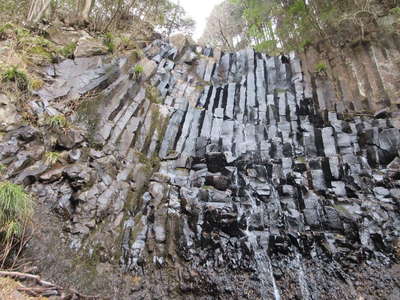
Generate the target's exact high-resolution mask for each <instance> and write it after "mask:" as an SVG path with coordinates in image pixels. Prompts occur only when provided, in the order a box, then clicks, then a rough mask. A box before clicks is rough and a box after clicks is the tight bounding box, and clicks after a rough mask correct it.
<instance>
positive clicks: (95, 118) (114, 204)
mask: <svg viewBox="0 0 400 300" xmlns="http://www.w3.org/2000/svg"><path fill="white" fill-rule="evenodd" d="M145 55H146V58H143V59H142V60H141V61H140V62H139V64H140V65H141V66H143V72H140V74H138V73H139V72H133V71H132V70H133V67H132V63H131V62H130V61H131V60H130V59H129V58H120V59H117V60H113V61H107V60H106V59H104V58H102V57H97V58H96V57H95V58H93V57H91V58H78V59H76V60H75V61H71V60H66V61H64V62H62V63H61V64H59V65H56V66H53V67H51V68H49V69H48V70H47V75H48V76H49V83H48V84H47V85H46V86H45V88H43V89H42V90H40V91H38V95H39V96H40V97H41V100H38V101H36V102H34V103H32V109H33V110H34V111H35V112H36V114H37V115H38V116H39V118H42V117H43V116H44V115H45V114H49V115H56V114H58V113H59V112H64V113H65V112H67V111H69V110H68V109H70V107H71V105H70V104H71V103H75V102H76V101H74V99H76V97H77V95H85V97H84V98H85V99H84V100H80V103H79V107H78V109H77V110H76V113H73V114H72V115H71V119H72V120H73V121H74V122H73V124H74V125H72V126H70V127H69V128H67V129H64V130H57V129H52V130H47V131H45V129H46V128H39V129H34V128H32V127H27V126H25V127H21V128H18V129H14V130H11V131H9V132H7V133H6V134H5V135H4V136H3V137H2V143H1V144H0V149H1V151H0V162H1V163H3V164H5V165H7V166H8V169H7V170H8V173H7V176H8V177H9V178H10V179H12V180H13V181H15V182H18V183H24V184H25V185H26V186H27V187H28V188H29V189H30V191H32V192H33V193H34V194H35V195H37V198H38V204H37V208H36V211H37V213H36V220H37V223H38V229H37V231H36V233H35V234H34V238H33V240H32V241H31V242H30V244H29V245H28V249H27V251H26V254H25V255H26V256H27V257H30V258H33V259H34V261H35V263H36V264H37V267H38V268H39V271H40V273H41V274H42V276H43V277H45V278H46V277H49V278H53V279H56V280H57V281H59V282H60V283H63V284H67V283H68V284H71V285H74V286H76V287H78V288H80V289H82V290H83V291H87V292H93V291H94V292H96V293H99V294H101V295H102V296H101V297H104V298H106V297H111V298H113V299H276V300H277V299H334V298H341V299H398V298H399V297H400V267H399V265H398V260H399V258H400V240H399V235H400V223H399V222H400V216H399V200H400V182H399V179H400V158H399V157H398V155H399V153H398V148H399V145H400V134H399V127H398V126H399V122H398V121H399V120H398V119H397V116H396V115H393V116H391V115H390V113H380V114H377V115H376V116H375V117H373V116H367V115H365V116H356V115H349V114H343V110H336V109H337V106H323V105H321V103H329V101H331V99H332V98H331V97H335V95H332V93H331V90H330V87H329V82H324V81H323V80H322V79H321V81H320V82H318V83H317V85H315V82H314V83H312V82H311V81H310V80H309V79H308V78H309V77H308V76H304V74H306V72H304V70H303V69H302V63H301V61H300V60H299V59H298V58H297V57H295V56H294V55H291V62H290V64H282V63H281V61H280V59H279V58H277V57H269V56H267V55H265V54H260V53H255V52H254V51H253V50H251V49H247V50H242V51H239V52H237V53H222V52H220V51H217V50H213V49H204V48H200V47H192V46H182V47H173V46H172V45H170V44H168V43H165V42H163V41H159V40H158V41H155V42H153V43H152V44H151V45H150V46H148V47H147V48H146V49H145ZM67 107H68V108H67ZM71 111H72V110H71ZM49 149H51V150H53V151H60V152H62V157H61V160H62V161H63V162H64V163H63V164H61V163H56V164H55V165H53V166H49V165H48V164H45V163H44V162H43V161H41V160H40V157H41V155H42V154H43V153H44V152H45V151H49Z"/></svg>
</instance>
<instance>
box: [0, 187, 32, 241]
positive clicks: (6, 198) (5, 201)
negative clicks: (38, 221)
mask: <svg viewBox="0 0 400 300" xmlns="http://www.w3.org/2000/svg"><path fill="white" fill-rule="evenodd" d="M32 212H33V201H32V198H31V196H30V195H29V194H27V193H26V192H25V191H24V189H23V188H22V187H21V186H20V185H17V184H13V183H11V182H9V181H5V182H1V183H0V234H1V237H0V238H1V239H2V240H3V242H9V241H10V240H11V239H12V238H14V237H16V238H19V237H21V236H22V233H23V228H24V225H25V224H26V222H27V221H28V220H29V218H30V217H31V215H32Z"/></svg>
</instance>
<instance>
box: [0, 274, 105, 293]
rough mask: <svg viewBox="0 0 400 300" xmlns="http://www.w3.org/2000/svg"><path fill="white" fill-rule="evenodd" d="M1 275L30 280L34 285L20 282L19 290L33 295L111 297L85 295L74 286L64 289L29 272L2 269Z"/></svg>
mask: <svg viewBox="0 0 400 300" xmlns="http://www.w3.org/2000/svg"><path fill="white" fill-rule="evenodd" d="M0 277H13V278H18V279H21V280H30V281H32V282H33V283H34V285H33V286H29V287H28V286H24V285H22V284H21V283H20V287H18V288H17V289H18V291H21V292H25V293H27V294H28V295H30V296H33V297H39V296H42V297H49V296H60V297H61V299H63V300H100V299H102V300H103V299H104V300H105V299H110V298H108V297H100V296H98V295H85V294H82V293H79V292H78V291H77V290H75V289H73V288H68V289H64V288H63V287H61V286H58V285H56V284H53V283H51V282H49V281H45V280H42V279H41V277H40V276H38V275H33V274H29V273H21V272H10V271H0Z"/></svg>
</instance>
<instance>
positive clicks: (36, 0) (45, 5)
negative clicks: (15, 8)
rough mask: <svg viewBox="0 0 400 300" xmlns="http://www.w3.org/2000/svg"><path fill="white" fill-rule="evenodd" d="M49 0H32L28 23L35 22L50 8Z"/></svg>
mask: <svg viewBox="0 0 400 300" xmlns="http://www.w3.org/2000/svg"><path fill="white" fill-rule="evenodd" d="M50 2H51V0H32V2H31V6H30V8H29V13H28V19H27V21H28V23H30V24H37V23H38V22H40V21H41V20H42V18H43V16H44V15H45V13H46V12H47V11H48V9H49V8H50Z"/></svg>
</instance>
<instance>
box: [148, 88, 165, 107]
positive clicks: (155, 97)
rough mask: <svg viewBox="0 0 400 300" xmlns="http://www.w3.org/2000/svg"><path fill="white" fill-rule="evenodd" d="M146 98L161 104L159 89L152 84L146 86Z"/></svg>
mask: <svg viewBox="0 0 400 300" xmlns="http://www.w3.org/2000/svg"><path fill="white" fill-rule="evenodd" d="M146 98H147V99H149V101H150V102H151V103H155V104H161V103H162V101H161V99H160V91H159V90H158V88H156V87H155V86H152V85H148V86H147V87H146Z"/></svg>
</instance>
